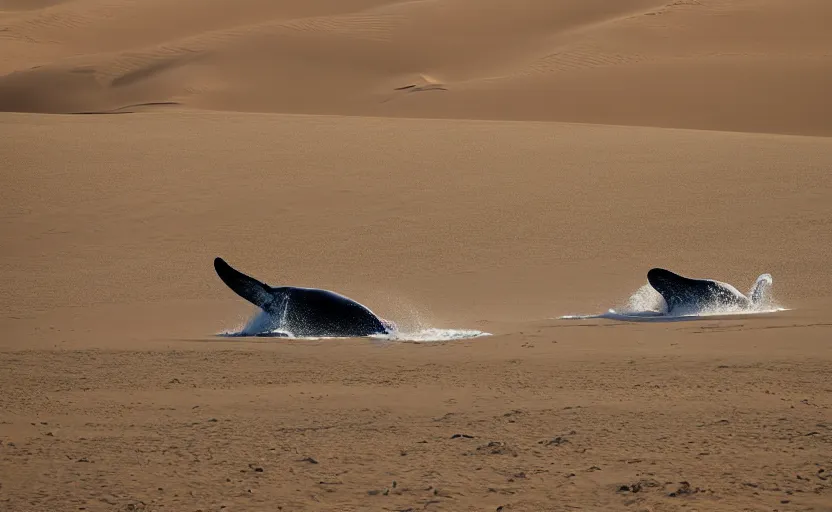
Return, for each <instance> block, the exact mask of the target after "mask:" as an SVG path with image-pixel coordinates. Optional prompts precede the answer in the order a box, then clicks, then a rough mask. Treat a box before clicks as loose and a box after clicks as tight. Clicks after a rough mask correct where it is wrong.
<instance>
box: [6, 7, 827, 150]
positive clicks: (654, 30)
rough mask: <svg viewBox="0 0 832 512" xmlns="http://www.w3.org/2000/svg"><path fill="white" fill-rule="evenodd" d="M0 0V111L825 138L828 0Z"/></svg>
mask: <svg viewBox="0 0 832 512" xmlns="http://www.w3.org/2000/svg"><path fill="white" fill-rule="evenodd" d="M5 4H8V5H5V6H4V4H2V3H0V9H3V10H0V13H2V14H0V45H2V46H0V48H2V51H0V75H5V76H0V110H7V111H24V112H61V113H68V112H102V111H125V110H134V109H136V108H142V107H141V106H142V105H147V104H150V105H151V106H155V107H158V106H159V105H160V104H162V105H167V104H170V103H176V104H181V105H186V106H188V107H192V108H200V109H212V110H216V109H219V110H246V111H256V112H291V113H323V114H333V113H337V114H350V115H374V116H406V117H441V118H474V119H513V120H558V121H577V122H590V123H606V124H623V125H649V126H663V127H683V128H704V129H720V130H737V131H751V132H773V133H795V134H816V135H818V134H819V135H830V134H832V121H831V120H832V102H830V101H829V99H828V97H829V94H828V91H829V90H832V50H831V49H832V31H830V30H829V23H828V20H829V19H832V4H830V3H829V2H828V1H826V0H800V1H798V2H794V1H791V0H680V1H674V2H667V1H660V0H616V1H609V0H561V1H552V0H522V1H512V2H509V1H505V0H501V1H497V0H431V1H428V0H425V1H404V2H390V1H387V0H338V1H334V0H323V1H321V0H317V1H311V2H298V1H297V0H282V1H266V0H243V1H239V2H234V3H233V7H231V5H232V4H231V3H229V2H224V1H219V0H210V1H204V0H199V1H197V0H186V1H177V2H170V1H168V0H142V1H137V0H107V1H104V0H69V1H65V2H48V3H45V6H44V3H43V2H36V3H33V4H30V3H28V2H19V1H17V2H11V3H9V2H5ZM27 7H28V8H27ZM17 9H22V10H17ZM137 106H139V107H137Z"/></svg>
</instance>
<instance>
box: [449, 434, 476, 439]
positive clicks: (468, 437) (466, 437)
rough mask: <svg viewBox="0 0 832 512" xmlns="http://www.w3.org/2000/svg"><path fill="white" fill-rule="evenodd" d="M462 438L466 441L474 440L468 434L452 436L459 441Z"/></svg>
mask: <svg viewBox="0 0 832 512" xmlns="http://www.w3.org/2000/svg"><path fill="white" fill-rule="evenodd" d="M460 437H463V438H465V439H474V436H469V435H468V434H454V435H452V436H451V439H458V438H460Z"/></svg>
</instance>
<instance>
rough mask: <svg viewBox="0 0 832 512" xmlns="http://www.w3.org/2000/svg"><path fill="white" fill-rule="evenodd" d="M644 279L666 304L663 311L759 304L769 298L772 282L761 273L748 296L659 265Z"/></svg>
mask: <svg viewBox="0 0 832 512" xmlns="http://www.w3.org/2000/svg"><path fill="white" fill-rule="evenodd" d="M647 281H648V282H649V283H650V286H652V287H653V288H654V289H655V290H656V291H657V292H659V294H660V295H661V296H662V298H664V300H665V302H666V303H667V313H673V312H674V310H682V309H683V310H687V311H701V310H704V309H709V308H710V309H717V308H725V307H728V308H739V309H752V308H755V307H761V306H763V305H764V303H765V301H766V300H768V299H769V293H768V291H769V288H770V287H771V284H772V279H771V275H770V274H762V275H761V276H760V277H758V278H757V281H756V282H755V283H754V286H753V287H752V288H751V293H750V296H746V295H744V294H742V293H741V292H740V291H739V290H737V289H736V288H734V287H733V286H731V285H730V284H728V283H723V282H721V281H716V280H713V279H691V278H688V277H684V276H680V275H679V274H674V273H673V272H671V271H669V270H665V269H663V268H654V269H651V270H650V271H649V272H647Z"/></svg>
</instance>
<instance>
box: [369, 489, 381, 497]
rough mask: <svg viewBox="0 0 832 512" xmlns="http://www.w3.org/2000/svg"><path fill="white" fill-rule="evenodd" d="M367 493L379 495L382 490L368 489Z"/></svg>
mask: <svg viewBox="0 0 832 512" xmlns="http://www.w3.org/2000/svg"><path fill="white" fill-rule="evenodd" d="M367 494H369V495H370V496H378V495H379V494H381V491H379V490H375V489H374V490H372V491H367Z"/></svg>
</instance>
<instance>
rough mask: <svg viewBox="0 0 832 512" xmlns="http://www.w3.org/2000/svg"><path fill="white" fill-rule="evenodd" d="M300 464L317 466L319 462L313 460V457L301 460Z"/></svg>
mask: <svg viewBox="0 0 832 512" xmlns="http://www.w3.org/2000/svg"><path fill="white" fill-rule="evenodd" d="M300 462H308V463H310V464H317V463H318V461H317V460H315V459H313V458H312V457H306V458H305V459H301V460H300Z"/></svg>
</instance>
